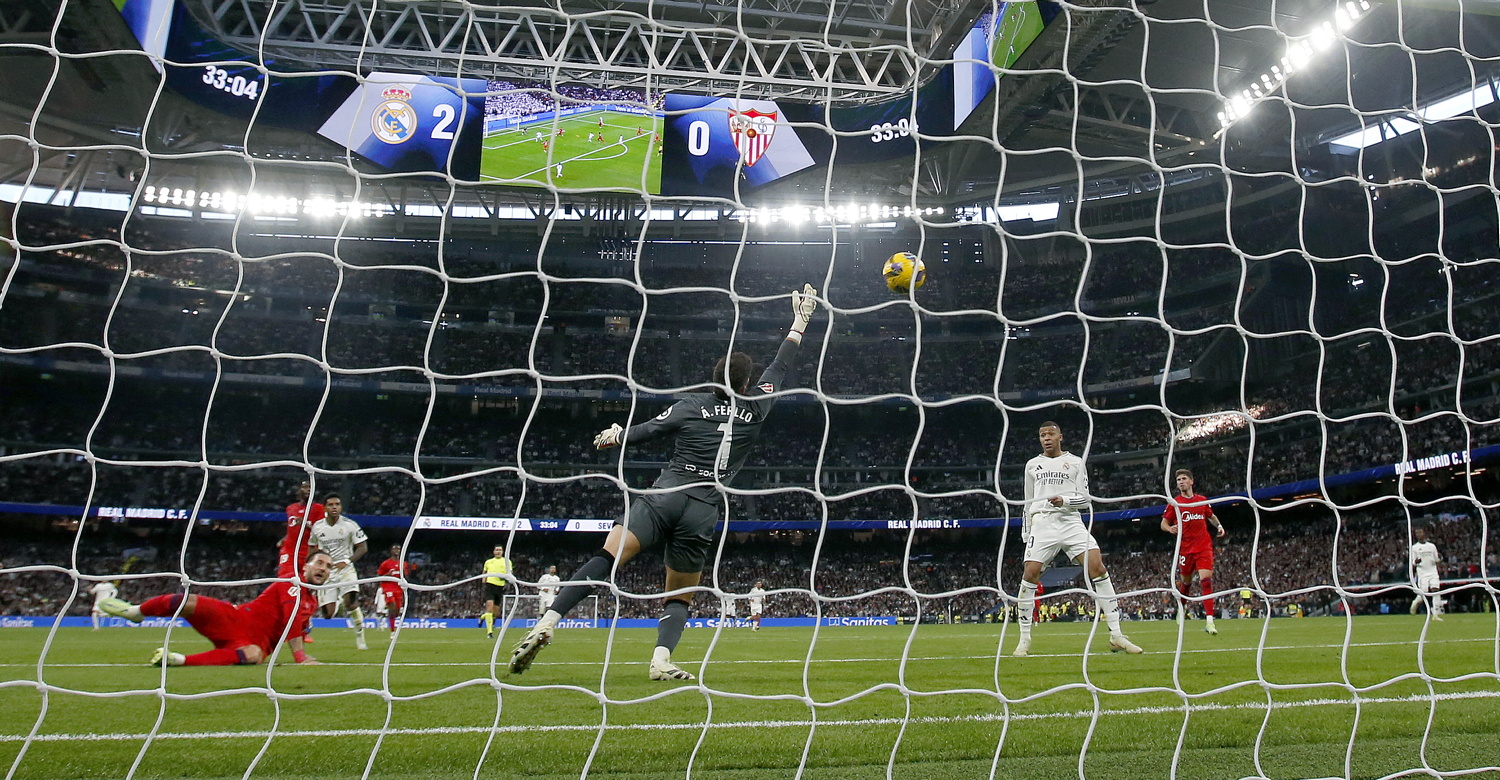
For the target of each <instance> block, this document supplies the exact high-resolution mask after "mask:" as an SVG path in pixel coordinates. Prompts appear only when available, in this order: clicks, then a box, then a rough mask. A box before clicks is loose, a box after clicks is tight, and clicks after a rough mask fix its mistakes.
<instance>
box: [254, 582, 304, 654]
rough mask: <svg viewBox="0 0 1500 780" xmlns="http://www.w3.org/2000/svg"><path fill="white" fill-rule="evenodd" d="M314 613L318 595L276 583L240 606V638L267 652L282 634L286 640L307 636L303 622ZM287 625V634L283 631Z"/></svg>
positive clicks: (284, 583) (296, 587)
mask: <svg viewBox="0 0 1500 780" xmlns="http://www.w3.org/2000/svg"><path fill="white" fill-rule="evenodd" d="M317 609H318V594H317V593H315V592H313V591H311V590H309V589H307V588H304V587H302V586H301V585H298V584H296V583H287V582H276V583H272V584H271V585H269V586H267V587H266V589H265V590H263V591H261V594H260V595H259V596H256V597H255V600H254V601H252V602H250V603H248V604H242V605H240V614H241V615H243V616H244V620H243V622H242V623H241V630H242V631H243V632H244V636H245V637H246V638H248V639H251V640H253V641H254V642H255V643H256V644H258V645H260V646H261V647H262V648H264V649H266V650H267V651H269V650H270V649H271V648H273V647H275V646H276V645H277V644H278V643H279V642H281V637H282V632H283V631H285V632H286V636H287V637H288V638H291V637H299V636H302V635H303V634H306V633H307V621H308V619H309V618H311V617H312V614H313V612H315V611H317ZM288 623H291V625H292V628H291V630H290V631H287V630H286V626H287V624H288Z"/></svg>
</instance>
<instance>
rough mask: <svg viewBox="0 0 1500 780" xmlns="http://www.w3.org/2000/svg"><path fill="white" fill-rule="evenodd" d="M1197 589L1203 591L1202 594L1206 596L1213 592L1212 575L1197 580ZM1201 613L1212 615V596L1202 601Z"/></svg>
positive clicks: (1213, 611) (1213, 612)
mask: <svg viewBox="0 0 1500 780" xmlns="http://www.w3.org/2000/svg"><path fill="white" fill-rule="evenodd" d="M1198 589H1199V590H1201V591H1203V595H1205V596H1207V595H1208V594H1210V593H1213V592H1214V578H1213V577H1204V578H1203V579H1200V580H1198ZM1203 614H1205V615H1209V616H1213V615H1214V614H1215V610H1214V600H1213V598H1212V597H1210V598H1209V599H1208V600H1207V601H1204V602H1203Z"/></svg>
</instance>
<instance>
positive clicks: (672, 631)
mask: <svg viewBox="0 0 1500 780" xmlns="http://www.w3.org/2000/svg"><path fill="white" fill-rule="evenodd" d="M661 612H662V614H661V620H660V621H659V622H658V623H657V624H656V646H657V647H665V648H666V649H667V652H668V653H671V652H672V651H673V650H676V649H677V643H678V642H679V641H681V640H682V630H683V629H684V628H687V619H688V605H687V602H684V601H679V600H677V599H672V600H671V601H668V602H667V604H666V606H665V607H663V608H662V611H661Z"/></svg>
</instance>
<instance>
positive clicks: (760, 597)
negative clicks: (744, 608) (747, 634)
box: [747, 580, 766, 631]
mask: <svg viewBox="0 0 1500 780" xmlns="http://www.w3.org/2000/svg"><path fill="white" fill-rule="evenodd" d="M764 586H765V583H764V582H762V581H761V580H756V581H755V587H753V588H751V589H750V593H749V594H747V595H749V597H750V619H751V620H752V621H754V622H755V627H754V628H752V629H750V630H751V631H759V630H760V616H761V614H762V613H764V612H765V609H766V589H765V587H764Z"/></svg>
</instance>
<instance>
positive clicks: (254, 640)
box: [99, 551, 333, 666]
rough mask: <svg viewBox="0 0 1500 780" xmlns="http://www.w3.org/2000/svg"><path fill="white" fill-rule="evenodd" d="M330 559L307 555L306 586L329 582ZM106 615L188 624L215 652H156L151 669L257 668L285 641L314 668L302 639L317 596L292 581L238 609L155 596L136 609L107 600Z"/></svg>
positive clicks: (322, 554)
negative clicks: (168, 619)
mask: <svg viewBox="0 0 1500 780" xmlns="http://www.w3.org/2000/svg"><path fill="white" fill-rule="evenodd" d="M332 564H333V559H332V558H330V557H329V556H328V553H325V552H321V551H319V552H315V553H312V554H311V555H309V556H307V561H306V562H305V563H304V564H303V565H302V580H303V581H304V582H306V583H307V584H308V585H322V584H323V583H324V582H325V581H327V580H328V572H329V569H330V567H331V566H332ZM99 606H100V608H101V609H103V610H104V611H105V612H107V613H109V614H111V615H114V616H115V617H122V618H125V619H126V620H129V621H131V622H134V623H139V622H141V621H142V620H145V619H146V618H148V617H172V616H174V615H176V616H178V617H181V618H182V619H183V620H186V621H187V623H188V625H190V626H192V627H193V629H194V630H196V631H197V632H198V633H199V634H202V635H203V638H204V639H207V640H208V641H210V642H213V643H214V649H212V650H205V651H203V652H201V653H194V654H192V655H183V654H182V653H171V652H167V651H166V650H165V649H164V648H160V647H158V648H157V649H156V652H155V654H153V655H152V656H151V664H152V665H160V664H162V663H165V664H166V665H167V666H232V665H234V664H258V663H263V662H265V661H267V660H269V659H270V657H271V652H272V651H273V650H275V648H276V646H277V645H279V644H281V641H282V638H283V637H285V638H286V644H287V647H290V648H291V649H292V658H293V659H294V660H295V661H296V662H297V663H299V664H315V663H317V661H316V660H314V659H313V658H311V657H309V656H308V654H307V653H306V652H304V651H303V649H302V635H303V634H305V633H307V621H308V618H310V617H312V614H313V612H315V611H317V609H318V594H317V593H315V592H314V591H313V590H312V589H311V588H308V587H306V586H304V585H299V584H297V583H295V582H291V583H288V582H273V583H271V584H270V585H268V586H266V589H265V590H263V591H261V594H260V595H259V596H257V597H256V598H255V600H254V601H251V602H249V603H248V604H241V605H240V606H238V607H236V606H235V605H233V604H230V603H229V602H227V601H220V600H219V599H213V598H209V597H207V596H197V595H183V594H181V593H174V594H172V595H169V596H155V597H153V598H149V599H146V600H145V601H144V602H142V603H141V605H140V606H136V605H134V604H131V603H130V602H128V601H122V600H120V599H109V600H108V601H105V602H104V603H103V604H100V605H99Z"/></svg>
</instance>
